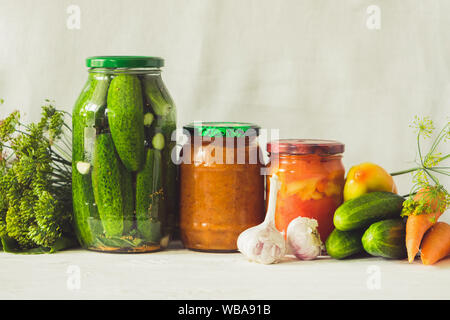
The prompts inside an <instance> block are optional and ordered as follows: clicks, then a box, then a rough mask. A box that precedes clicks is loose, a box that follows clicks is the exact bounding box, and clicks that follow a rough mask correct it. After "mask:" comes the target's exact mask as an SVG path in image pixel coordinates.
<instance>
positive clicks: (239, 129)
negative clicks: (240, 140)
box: [183, 122, 260, 138]
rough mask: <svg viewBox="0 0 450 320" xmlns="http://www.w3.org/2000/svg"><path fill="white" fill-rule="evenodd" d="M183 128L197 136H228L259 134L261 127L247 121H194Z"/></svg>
mask: <svg viewBox="0 0 450 320" xmlns="http://www.w3.org/2000/svg"><path fill="white" fill-rule="evenodd" d="M183 128H184V129H185V130H187V131H188V132H189V133H191V134H194V135H196V136H202V137H228V138H237V137H243V136H257V135H259V129H260V127H259V126H257V125H256V124H253V123H247V122H192V123H190V124H188V125H185V126H184V127H183ZM250 129H252V130H250Z"/></svg>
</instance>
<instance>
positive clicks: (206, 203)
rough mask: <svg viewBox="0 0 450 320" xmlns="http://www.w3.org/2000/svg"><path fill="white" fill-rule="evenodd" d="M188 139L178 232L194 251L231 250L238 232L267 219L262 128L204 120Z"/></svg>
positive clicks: (192, 126)
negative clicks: (261, 146)
mask: <svg viewBox="0 0 450 320" xmlns="http://www.w3.org/2000/svg"><path fill="white" fill-rule="evenodd" d="M184 129H185V132H186V134H187V135H188V136H189V139H188V142H187V143H186V144H185V145H184V146H183V149H182V153H181V159H182V162H181V164H180V180H181V185H180V229H181V239H182V241H183V243H184V245H185V246H186V247H187V248H189V249H193V250H200V251H212V252H232V251H236V250H237V243H236V242H237V238H238V236H239V234H240V233H241V232H242V231H244V230H246V229H247V228H249V227H252V226H255V225H257V224H259V223H261V222H262V221H263V218H264V176H263V175H262V174H261V168H262V167H263V165H262V158H261V154H260V152H261V150H260V148H259V145H258V133H259V127H258V126H256V125H253V124H249V123H231V122H208V123H206V122H204V123H198V124H196V123H194V124H190V125H187V126H185V127H184Z"/></svg>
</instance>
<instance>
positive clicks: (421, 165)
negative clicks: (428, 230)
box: [391, 116, 450, 216]
mask: <svg viewBox="0 0 450 320" xmlns="http://www.w3.org/2000/svg"><path fill="white" fill-rule="evenodd" d="M410 127H412V128H413V129H414V130H415V133H416V134H417V136H416V140H417V150H418V151H417V153H418V158H417V159H416V161H415V163H416V165H417V166H416V167H414V168H411V169H407V170H403V171H399V172H394V173H391V175H392V176H396V175H400V174H404V173H410V172H411V173H412V175H413V178H412V181H413V186H412V188H411V191H410V192H409V194H408V195H407V197H408V198H407V199H406V201H405V202H404V204H403V210H402V216H408V215H418V214H427V213H432V211H435V210H439V211H440V212H443V211H445V210H446V208H447V207H448V206H449V204H450V196H449V193H448V191H447V190H446V188H445V187H444V186H443V185H442V184H441V183H440V181H439V178H438V177H439V175H445V176H450V172H449V169H450V167H449V166H448V165H446V164H445V161H446V160H448V159H449V158H450V154H444V155H443V154H442V153H441V152H439V151H438V147H439V146H440V145H441V144H442V143H446V142H448V140H449V139H450V122H447V123H446V124H445V125H444V127H443V128H442V129H441V131H440V132H439V133H438V135H437V136H436V137H435V139H434V141H433V143H432V144H431V147H430V149H429V150H428V152H427V153H424V152H423V150H422V147H421V142H422V140H423V139H429V138H431V136H432V134H433V132H434V130H435V127H434V123H433V121H432V120H431V119H430V118H428V117H423V118H420V117H417V116H416V117H415V118H414V121H413V123H412V124H411V126H410ZM418 192H420V194H421V196H420V197H419V199H415V198H414V195H415V194H417V193H418Z"/></svg>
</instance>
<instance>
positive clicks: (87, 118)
mask: <svg viewBox="0 0 450 320" xmlns="http://www.w3.org/2000/svg"><path fill="white" fill-rule="evenodd" d="M163 62H164V61H163V59H161V58H156V57H137V56H105V57H91V58H88V59H87V60H86V65H87V67H89V71H88V72H89V75H88V80H87V83H86V84H85V86H84V88H83V90H82V92H81V94H80V96H79V98H78V100H77V101H76V103H75V106H74V108H73V112H72V127H73V128H72V129H73V132H72V135H73V138H72V196H73V207H74V224H75V229H76V232H77V237H78V240H79V242H80V243H81V245H82V246H83V247H84V248H87V249H91V250H96V251H109V252H147V251H155V250H160V249H162V248H164V247H166V246H167V245H168V242H169V237H170V235H171V234H172V233H173V230H174V228H175V224H176V221H177V205H176V203H177V198H178V195H177V180H178V174H177V170H178V168H177V166H176V165H175V163H174V162H173V161H172V159H171V150H172V148H173V147H174V146H175V143H176V142H175V141H172V139H171V135H172V132H173V131H174V130H176V109H175V105H174V103H173V101H172V99H171V97H170V95H169V93H168V91H167V89H166V87H165V86H164V83H163V82H162V79H161V69H160V68H161V67H162V66H163Z"/></svg>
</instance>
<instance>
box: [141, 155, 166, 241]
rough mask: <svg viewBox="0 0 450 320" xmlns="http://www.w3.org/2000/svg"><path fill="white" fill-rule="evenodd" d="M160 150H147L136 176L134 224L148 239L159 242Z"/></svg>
mask: <svg viewBox="0 0 450 320" xmlns="http://www.w3.org/2000/svg"><path fill="white" fill-rule="evenodd" d="M161 176H162V168H161V152H160V151H159V150H154V149H149V150H147V155H146V161H145V165H144V168H143V169H142V170H141V171H139V172H138V174H137V176H136V224H137V228H138V230H139V232H140V233H141V235H142V236H143V237H144V238H145V239H146V240H148V241H152V242H159V241H160V240H161V238H162V232H161V227H162V224H163V222H164V202H163V199H164V193H163V188H162V181H161Z"/></svg>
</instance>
